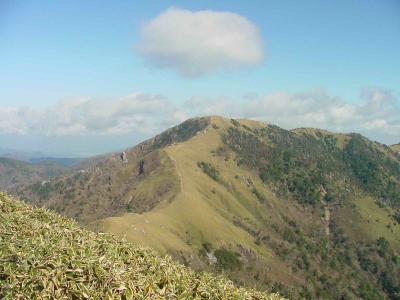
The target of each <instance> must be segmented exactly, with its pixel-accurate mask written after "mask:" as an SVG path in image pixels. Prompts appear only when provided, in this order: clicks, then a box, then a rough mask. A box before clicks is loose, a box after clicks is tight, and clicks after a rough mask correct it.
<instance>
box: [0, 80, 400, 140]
mask: <svg viewBox="0 0 400 300" xmlns="http://www.w3.org/2000/svg"><path fill="white" fill-rule="evenodd" d="M196 115H223V116H226V117H235V118H249V119H255V120H261V121H266V122H268V123H272V124H276V125H278V126H281V127H284V128H286V129H291V128H296V127H317V128H324V129H328V130H333V131H340V132H359V133H362V134H364V135H366V136H367V137H369V138H371V139H375V140H377V141H380V142H383V143H388V144H391V143H398V142H400V106H399V104H398V102H397V100H396V99H395V97H394V96H393V95H392V94H391V93H389V92H388V91H385V90H384V89H380V88H370V89H364V90H362V91H361V93H360V100H359V101H358V102H357V103H349V102H345V101H343V100H342V99H340V98H339V97H335V96H332V95H330V94H329V93H327V92H326V91H324V90H323V89H313V90H309V91H305V92H301V93H288V92H275V93H271V94H268V95H265V96H262V97H257V96H248V97H245V98H243V99H230V98H224V97H220V98H204V97H192V98H191V99H189V100H188V101H186V102H185V103H184V104H182V105H176V104H174V103H173V102H171V101H169V100H168V99H167V98H165V97H163V96H160V95H151V94H142V93H133V94H131V95H128V96H126V97H120V98H107V99H101V98H100V99H99V98H90V97H86V98H74V99H68V100H64V101H62V102H59V103H57V104H56V105H54V106H51V107H48V108H45V109H33V108H31V107H0V134H14V135H44V136H50V137H51V136H65V137H67V136H85V135H121V134H132V135H134V134H135V133H136V134H145V135H148V136H150V135H153V134H155V133H157V132H159V131H161V130H163V129H166V128H168V127H170V126H172V125H175V124H178V123H180V122H181V121H183V120H185V119H186V118H188V117H190V116H196Z"/></svg>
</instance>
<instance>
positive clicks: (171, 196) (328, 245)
mask: <svg viewBox="0 0 400 300" xmlns="http://www.w3.org/2000/svg"><path fill="white" fill-rule="evenodd" d="M92 168H93V170H94V171H93V174H94V175H93V176H89V177H88V179H87V180H86V181H81V179H80V177H79V176H81V175H82V174H78V175H79V176H78V177H76V178H75V177H74V176H77V174H75V175H73V176H72V177H69V178H70V179H65V178H63V177H61V178H58V179H57V178H56V179H55V180H54V181H50V183H49V186H48V187H49V188H48V191H47V192H48V194H47V195H46V194H45V193H44V194H43V195H42V196H45V197H41V195H40V194H38V193H36V192H35V191H34V190H32V189H31V188H27V189H24V190H20V191H19V192H20V194H21V195H22V196H23V197H24V198H25V199H26V200H29V201H30V202H32V203H34V204H35V205H46V206H47V207H50V208H52V209H55V210H58V211H59V212H61V213H63V214H66V215H68V216H72V217H75V218H76V219H77V220H78V221H80V222H81V223H83V224H86V225H87V226H88V227H89V228H91V229H93V230H97V231H106V232H112V233H114V234H117V235H123V236H126V237H127V238H128V239H129V240H132V241H133V242H135V243H136V244H139V245H145V246H150V247H152V248H154V249H156V250H157V251H159V253H169V254H172V255H173V256H174V257H175V258H177V259H179V260H181V261H182V262H184V263H185V264H187V265H190V266H191V267H193V268H194V269H200V270H209V271H212V272H216V273H220V272H224V273H226V274H227V275H228V276H229V277H230V278H231V279H233V280H234V281H235V282H237V283H239V284H245V285H248V286H254V287H256V288H261V289H263V288H266V287H268V288H271V289H273V290H277V291H280V292H282V293H284V295H286V296H288V297H292V298H305V299H309V298H311V297H317V298H324V299H331V298H334V297H335V295H336V296H337V293H338V291H340V293H341V297H342V298H343V299H346V298H360V297H361V298H370V299H382V298H385V297H389V296H390V297H392V296H393V295H395V294H396V293H397V291H398V290H399V288H400V287H399V286H398V285H396V282H395V278H396V276H397V275H396V274H400V273H399V272H400V271H399V267H398V265H397V264H396V263H393V264H392V263H391V260H388V259H389V257H390V259H392V258H393V261H396V257H397V256H396V255H397V254H396V251H397V253H398V251H399V249H400V236H399V230H398V222H399V220H400V215H399V214H398V205H399V199H400V198H399V197H400V193H399V174H400V168H399V155H398V154H396V152H395V151H393V150H391V149H390V148H389V147H388V146H385V145H382V144H379V143H375V142H372V141H369V140H368V139H366V138H365V137H363V136H361V135H358V134H338V133H331V132H329V131H324V130H318V129H304V128H303V129H295V130H292V131H288V130H284V129H281V128H279V127H277V126H275V125H271V124H265V123H262V122H258V121H251V120H234V119H226V118H222V117H216V116H211V117H201V118H195V119H190V120H188V121H186V122H184V123H182V124H180V125H178V126H176V127H173V128H172V129H169V130H167V131H165V132H163V133H161V134H159V135H157V136H156V137H155V138H152V139H149V140H147V141H145V142H144V143H141V144H139V145H138V146H136V147H134V148H130V149H128V150H126V151H124V152H122V153H118V154H114V155H111V156H107V157H106V158H105V159H103V160H102V159H100V162H97V163H96V164H95V165H94V166H92ZM96 168H97V169H99V170H100V171H101V172H97V171H95V170H97V169H96ZM109 171H110V172H111V173H107V172H109ZM96 172H97V173H96ZM67 182H68V184H67ZM82 182H83V183H82ZM61 183H62V184H64V187H69V188H70V190H68V189H66V190H65V189H64V187H60V186H59V187H57V185H59V184H61ZM71 187H72V189H71ZM108 188H109V189H110V191H108ZM91 195H96V198H93V197H92V196H91ZM65 196H67V197H65ZM66 199H67V200H66ZM103 202H104V203H103ZM103 204H104V205H103ZM79 205H80V206H81V212H80V213H78V214H76V211H75V209H76V207H77V206H79ZM143 205H145V206H144V207H143ZM96 209H97V210H99V211H102V210H103V211H107V214H101V213H100V214H97V213H96ZM93 210H94V211H93ZM350 220H351V221H350ZM386 243H387V245H389V246H388V248H387V249H386V248H385V250H384V253H385V255H387V257H388V258H387V259H386V258H384V259H383V258H382V256H380V254H379V253H381V252H382V251H383V250H382V249H381V248H380V247H386V246H382V245H386ZM357 245H358V246H357ZM385 257H386V256H385ZM366 261H367V262H368V263H365V262H366ZM370 263H372V264H373V265H375V268H376V270H377V273H369V271H368V268H369V267H370V266H369V264H370ZM338 268H339V269H340V270H341V273H342V274H341V273H338V272H337V269H338ZM354 270H357V273H356V274H355V273H354ZM343 274H344V275H343ZM382 274H385V275H382ZM349 276H350V277H349ZM349 278H350V279H349ZM349 282H350V284H349ZM388 295H389V296H388Z"/></svg>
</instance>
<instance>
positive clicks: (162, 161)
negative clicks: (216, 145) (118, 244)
mask: <svg viewBox="0 0 400 300" xmlns="http://www.w3.org/2000/svg"><path fill="white" fill-rule="evenodd" d="M207 122H208V119H206V118H203V119H193V120H189V121H187V122H186V123H183V124H182V125H179V126H177V127H175V128H173V129H170V130H167V131H166V132H164V133H163V134H161V135H158V136H156V137H154V138H152V139H150V140H148V141H145V142H143V143H142V144H139V145H137V146H136V147H134V148H131V149H128V150H127V151H124V152H122V153H114V154H110V155H105V156H99V157H96V158H94V159H89V160H86V161H84V162H82V163H81V166H82V168H83V169H81V170H79V171H78V172H75V173H72V174H68V175H67V176H60V177H56V178H52V179H51V180H49V181H47V182H46V183H44V184H41V183H37V184H35V185H33V186H30V187H28V188H25V187H24V188H21V189H18V190H17V192H16V193H17V194H19V195H20V196H21V197H22V198H23V199H26V200H28V201H29V202H30V203H33V204H35V205H39V206H43V205H45V206H46V207H48V208H50V209H53V210H56V211H58V212H59V213H62V214H63V215H66V216H68V217H73V218H75V219H76V220H78V221H79V222H81V223H83V224H86V223H89V222H91V221H94V220H96V219H101V218H105V217H108V216H115V215H119V214H122V213H125V212H138V213H141V212H144V211H148V210H151V209H152V208H153V207H154V206H156V205H157V204H158V203H160V202H162V201H166V202H168V201H169V200H171V199H172V198H173V197H174V196H175V194H176V193H177V192H178V190H179V179H178V175H177V174H176V172H175V167H174V164H173V162H172V160H171V158H170V157H168V156H167V155H166V153H165V152H164V151H162V149H163V147H165V146H166V145H169V144H172V143H175V142H182V141H185V140H187V139H188V138H190V137H192V136H193V135H194V134H196V132H198V131H199V130H201V129H202V128H204V127H205V126H207V124H208V123H207Z"/></svg>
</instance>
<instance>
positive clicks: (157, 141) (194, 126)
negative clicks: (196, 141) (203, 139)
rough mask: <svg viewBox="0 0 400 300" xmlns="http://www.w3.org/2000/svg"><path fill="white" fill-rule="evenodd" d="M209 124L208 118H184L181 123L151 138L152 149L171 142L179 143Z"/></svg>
mask: <svg viewBox="0 0 400 300" xmlns="http://www.w3.org/2000/svg"><path fill="white" fill-rule="evenodd" d="M209 124H210V119H209V118H193V119H189V120H186V121H185V122H183V123H182V124H179V125H177V126H175V127H172V128H170V129H168V130H166V131H164V132H163V133H161V134H159V135H157V136H156V137H155V138H154V139H153V145H152V148H153V149H158V148H160V147H163V146H167V145H171V144H173V143H181V142H184V141H186V140H188V139H189V138H191V137H193V136H194V135H195V134H196V133H198V132H199V131H201V130H203V129H204V128H206V127H207V125H209Z"/></svg>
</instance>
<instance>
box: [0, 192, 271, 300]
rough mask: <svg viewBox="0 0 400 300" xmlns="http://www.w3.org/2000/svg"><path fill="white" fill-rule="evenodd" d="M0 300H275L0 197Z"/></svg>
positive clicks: (41, 210)
mask: <svg viewBox="0 0 400 300" xmlns="http://www.w3.org/2000/svg"><path fill="white" fill-rule="evenodd" d="M0 219H1V223H0V298H1V299H279V296H278V295H272V294H271V295H269V294H265V293H261V292H255V291H252V290H245V289H242V288H236V287H234V285H233V284H232V283H231V282H230V281H227V280H225V279H223V278H221V277H218V278H216V277H212V276H210V275H209V274H207V273H194V272H193V271H191V270H190V269H188V268H186V267H184V266H182V265H179V264H177V263H174V262H173V261H172V260H171V259H170V258H168V257H167V258H158V257H157V256H156V255H155V254H154V253H153V252H152V251H150V250H148V249H142V248H137V247H135V246H134V245H132V244H130V243H128V242H126V241H124V240H119V239H117V238H115V237H113V236H112V235H109V234H95V233H92V232H89V231H86V230H83V229H81V228H79V227H78V226H77V224H76V223H75V222H73V221H71V220H68V219H66V218H63V217H60V216H58V215H56V214H55V213H52V212H50V211H47V210H45V209H34V208H31V207H29V206H27V205H26V204H23V203H21V202H19V201H17V200H13V199H11V198H9V197H8V196H6V195H5V194H0Z"/></svg>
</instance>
